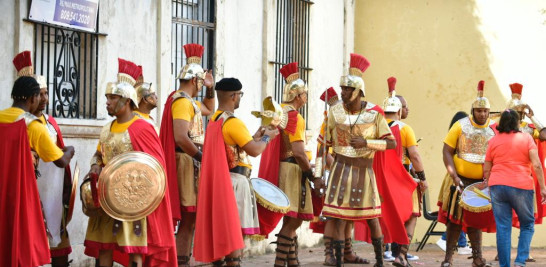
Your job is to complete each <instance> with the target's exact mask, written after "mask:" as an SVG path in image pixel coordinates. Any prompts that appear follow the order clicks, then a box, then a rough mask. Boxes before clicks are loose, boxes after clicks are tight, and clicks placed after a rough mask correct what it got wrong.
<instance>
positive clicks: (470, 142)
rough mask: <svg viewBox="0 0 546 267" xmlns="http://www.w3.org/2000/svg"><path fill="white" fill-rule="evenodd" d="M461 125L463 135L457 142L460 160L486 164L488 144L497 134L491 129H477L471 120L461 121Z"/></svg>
mask: <svg viewBox="0 0 546 267" xmlns="http://www.w3.org/2000/svg"><path fill="white" fill-rule="evenodd" d="M459 123H460V124H461V135H460V136H459V140H458V141H457V156H458V157H459V158H460V159H463V160H466V161H468V162H471V163H478V164H481V163H484V162H485V152H486V151H487V142H488V141H489V139H491V138H493V136H495V132H494V131H493V129H491V127H489V125H490V123H491V122H488V127H485V128H476V127H474V126H473V125H472V122H471V121H470V118H468V117H467V118H464V119H461V120H460V121H459Z"/></svg>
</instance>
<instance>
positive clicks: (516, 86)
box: [510, 83, 523, 95]
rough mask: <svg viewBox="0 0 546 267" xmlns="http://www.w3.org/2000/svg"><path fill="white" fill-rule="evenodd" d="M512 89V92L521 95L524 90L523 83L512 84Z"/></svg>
mask: <svg viewBox="0 0 546 267" xmlns="http://www.w3.org/2000/svg"><path fill="white" fill-rule="evenodd" d="M510 90H512V94H518V95H521V92H522V91H523V85H521V84H519V83H513V84H510Z"/></svg>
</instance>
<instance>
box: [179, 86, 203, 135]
mask: <svg viewBox="0 0 546 267" xmlns="http://www.w3.org/2000/svg"><path fill="white" fill-rule="evenodd" d="M172 98H173V102H174V101H175V100H177V99H179V98H186V99H188V100H190V102H191V105H192V106H193V110H194V116H193V119H192V120H191V121H190V125H189V129H188V136H189V137H190V139H191V140H192V142H193V143H195V144H199V145H203V143H204V142H205V131H204V130H203V115H202V114H201V109H200V108H199V106H197V103H196V102H195V100H194V99H193V98H192V97H190V96H189V95H188V94H186V93H185V92H182V91H180V92H177V93H175V94H174V95H173V96H172Z"/></svg>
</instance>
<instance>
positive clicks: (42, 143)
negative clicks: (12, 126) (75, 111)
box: [0, 107, 64, 162]
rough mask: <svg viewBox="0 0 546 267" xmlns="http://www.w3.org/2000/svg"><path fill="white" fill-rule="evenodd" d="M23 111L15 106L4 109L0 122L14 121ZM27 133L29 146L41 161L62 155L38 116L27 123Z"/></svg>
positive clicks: (56, 158) (58, 157)
mask: <svg viewBox="0 0 546 267" xmlns="http://www.w3.org/2000/svg"><path fill="white" fill-rule="evenodd" d="M24 113H25V111H24V110H22V109H20V108H16V107H10V108H7V109H4V110H2V111H0V123H12V122H15V121H16V120H17V119H18V118H19V117H20V116H21V115H23V114H24ZM27 134H28V141H29V143H30V148H31V149H32V150H33V151H35V152H36V153H37V154H38V156H39V157H40V159H42V160H43V161H45V162H51V161H56V160H58V159H60V158H61V157H62V156H63V155H64V153H63V151H62V150H61V149H60V148H59V147H57V145H56V144H55V143H54V142H53V141H52V140H51V137H50V136H49V133H48V131H47V129H46V127H45V124H42V123H41V122H40V120H39V119H38V118H36V120H35V121H32V122H31V123H30V124H28V126H27Z"/></svg>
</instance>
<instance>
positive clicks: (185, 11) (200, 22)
mask: <svg viewBox="0 0 546 267" xmlns="http://www.w3.org/2000/svg"><path fill="white" fill-rule="evenodd" d="M215 4H216V3H215V1H214V0H173V1H172V5H173V6H172V18H173V20H172V42H171V43H172V48H171V51H172V57H171V73H172V74H173V76H174V77H176V76H177V75H178V73H179V72H180V69H182V68H183V67H184V66H185V65H186V55H185V54H184V48H183V46H184V45H185V44H190V43H197V44H200V45H202V46H204V47H205V51H204V52H203V58H202V61H201V64H202V66H203V68H204V69H212V68H213V67H214V29H215V25H214V21H215V15H214V14H215V13H214V6H215ZM173 86H174V87H173V88H174V89H178V81H177V80H175V79H173ZM204 96H205V90H202V91H201V94H200V95H199V96H198V99H202V98H203V97H204Z"/></svg>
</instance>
